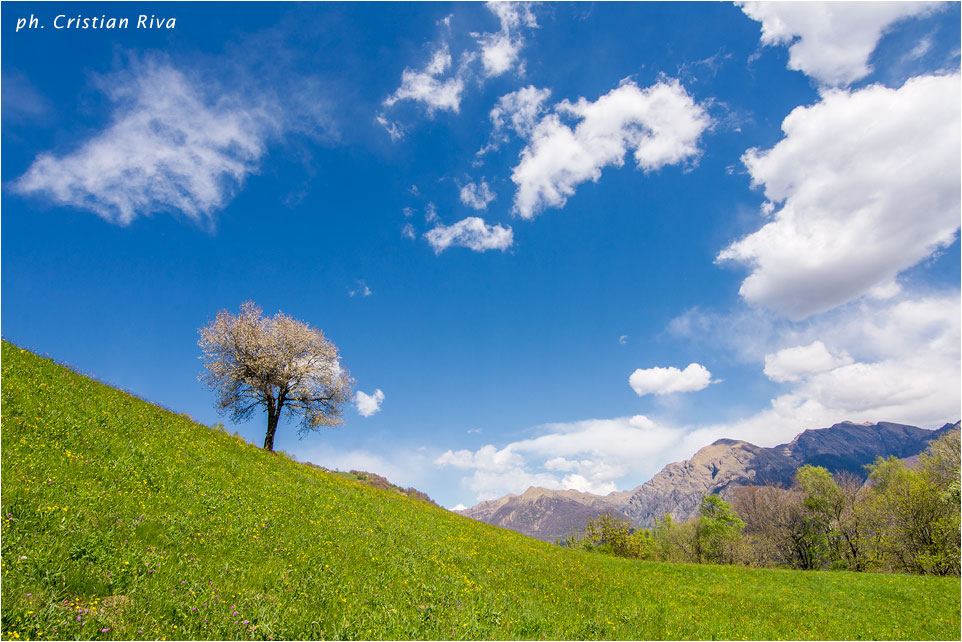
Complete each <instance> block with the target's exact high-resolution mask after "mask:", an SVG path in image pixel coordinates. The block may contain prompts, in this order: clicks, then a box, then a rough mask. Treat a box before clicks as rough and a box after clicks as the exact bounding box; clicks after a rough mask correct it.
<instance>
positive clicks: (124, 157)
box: [14, 60, 281, 225]
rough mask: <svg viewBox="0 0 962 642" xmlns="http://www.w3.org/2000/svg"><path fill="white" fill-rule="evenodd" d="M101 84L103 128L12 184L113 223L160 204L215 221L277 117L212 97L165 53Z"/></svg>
mask: <svg viewBox="0 0 962 642" xmlns="http://www.w3.org/2000/svg"><path fill="white" fill-rule="evenodd" d="M101 89H102V90H103V91H104V92H105V93H106V95H107V97H108V99H109V100H110V101H111V103H112V104H113V113H112V116H111V119H110V124H109V125H108V126H107V128H106V129H105V130H104V131H102V132H100V133H99V134H97V135H95V136H94V137H93V138H91V139H90V140H88V141H87V142H85V143H83V144H82V145H80V147H79V148H77V149H75V150H73V151H71V152H67V153H65V154H61V155H58V154H55V153H50V152H48V153H43V154H40V155H39V156H38V157H37V158H36V159H35V160H34V162H33V164H32V165H31V166H30V168H29V169H28V170H27V172H26V173H25V174H24V175H23V176H22V177H20V178H19V179H18V180H17V181H16V183H15V184H14V188H15V189H16V190H17V191H19V192H20V193H22V194H41V195H45V196H46V197H48V198H50V199H51V200H52V201H54V202H56V203H58V204H61V205H67V206H71V207H76V208H79V209H86V210H91V211H93V212H95V213H97V214H98V215H100V216H101V217H103V218H104V219H106V220H108V221H110V222H112V223H117V224H120V225H127V224H129V223H131V222H132V221H133V220H134V219H135V218H137V217H138V216H145V215H150V214H153V213H157V212H164V211H168V212H174V213H178V214H182V215H184V216H186V217H188V218H189V219H192V220H194V221H196V222H198V223H212V222H213V215H214V213H215V212H216V211H217V210H219V209H221V208H223V207H224V206H225V205H226V204H227V202H229V201H230V199H231V197H232V196H233V195H234V193H235V192H236V190H237V189H239V187H240V186H241V185H243V183H244V181H245V179H246V178H247V177H248V176H249V175H250V174H251V173H252V172H254V171H255V170H256V168H257V161H258V160H259V159H260V158H261V157H262V156H263V155H264V153H265V149H266V144H267V140H268V138H269V137H270V136H272V135H273V134H274V133H276V132H277V131H278V130H279V128H280V127H281V123H280V122H279V121H278V120H277V119H276V118H275V117H274V116H272V115H271V112H270V111H269V110H268V109H265V108H264V107H263V106H260V105H255V104H251V103H248V102H245V101H244V100H243V99H242V98H241V97H239V96H231V95H229V94H226V95H221V96H219V97H217V98H214V97H211V96H209V95H207V94H206V93H205V92H204V91H203V90H202V88H201V85H199V84H198V83H197V82H196V81H194V80H191V79H190V78H188V76H186V75H185V74H184V73H182V72H180V71H178V70H177V69H175V68H173V67H172V66H171V65H170V64H168V63H166V62H165V61H160V60H149V61H143V62H137V63H134V64H133V65H132V67H131V68H130V69H129V70H127V71H125V72H121V73H118V74H115V75H112V76H111V77H109V78H106V79H104V81H103V82H102V83H101Z"/></svg>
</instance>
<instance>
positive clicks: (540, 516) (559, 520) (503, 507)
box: [457, 487, 628, 542]
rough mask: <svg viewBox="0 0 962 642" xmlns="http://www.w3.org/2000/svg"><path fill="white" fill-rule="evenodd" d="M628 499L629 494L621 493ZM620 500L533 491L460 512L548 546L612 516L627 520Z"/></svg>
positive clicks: (568, 493)
mask: <svg viewBox="0 0 962 642" xmlns="http://www.w3.org/2000/svg"><path fill="white" fill-rule="evenodd" d="M622 495H625V496H626V498H627V493H622ZM616 503H617V499H616V498H614V497H611V496H608V497H601V496H599V495H592V494H590V493H581V492H578V491H576V490H548V489H546V488H535V487H531V488H529V489H528V490H526V491H525V492H524V493H523V494H521V495H514V494H511V495H507V496H505V497H502V498H500V499H494V500H491V501H487V502H481V503H480V504H478V505H477V506H472V507H471V508H466V509H464V510H460V511H457V512H459V513H461V514H462V515H466V516H467V517H471V518H472V519H476V520H478V521H482V522H485V523H488V524H493V525H495V526H500V527H502V528H507V529H510V530H513V531H517V532H519V533H524V534H525V535H528V536H529V537H535V538H537V539H543V540H545V541H548V542H553V541H555V540H560V539H564V538H565V537H567V536H569V535H574V534H577V533H580V532H581V531H582V530H583V529H584V525H585V524H587V523H588V520H589V519H595V518H596V517H598V516H599V515H602V514H604V513H610V514H612V515H614V516H617V517H619V518H621V519H628V517H627V516H626V515H625V514H623V513H622V512H621V511H620V510H618V508H616V507H615V506H616Z"/></svg>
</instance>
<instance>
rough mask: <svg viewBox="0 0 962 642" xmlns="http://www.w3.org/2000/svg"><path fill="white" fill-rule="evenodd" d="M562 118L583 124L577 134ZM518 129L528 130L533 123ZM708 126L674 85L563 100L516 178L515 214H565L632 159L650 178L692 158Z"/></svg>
mask: <svg viewBox="0 0 962 642" xmlns="http://www.w3.org/2000/svg"><path fill="white" fill-rule="evenodd" d="M515 113H520V112H515ZM562 116H564V117H570V118H573V119H578V120H580V122H579V123H578V124H577V126H575V127H574V128H573V129H572V128H571V127H569V126H568V125H566V124H564V122H562ZM519 123H520V124H521V125H522V127H521V129H524V127H526V125H527V120H526V119H522V120H519ZM710 124H711V120H710V118H709V116H708V114H707V112H706V111H705V110H704V108H703V107H702V106H700V105H698V104H697V103H695V101H694V99H693V98H692V97H691V96H690V95H689V94H688V93H687V92H686V91H685V89H684V88H683V87H682V86H681V84H680V83H678V81H676V80H662V81H659V82H658V83H656V84H654V85H652V86H650V87H647V88H645V89H640V88H639V87H638V86H637V85H636V84H635V83H634V82H632V81H630V80H625V81H622V83H621V85H620V86H618V87H617V88H616V89H613V90H611V91H610V92H608V93H607V94H605V95H604V96H601V97H600V98H598V100H596V101H594V102H589V101H588V100H586V99H584V98H581V99H579V100H578V101H577V102H575V103H571V102H569V101H567V100H565V101H563V102H561V103H560V104H558V105H557V106H556V107H555V110H554V112H553V113H550V114H548V115H547V116H545V117H544V118H542V119H541V120H540V121H539V122H538V123H537V124H536V125H535V126H534V127H533V128H532V129H531V131H530V134H529V135H528V142H527V146H526V147H525V148H524V149H523V150H522V152H521V161H520V162H519V163H518V165H517V166H516V167H515V168H514V170H513V172H512V175H511V180H512V181H514V183H515V184H516V185H517V192H516V194H515V200H514V211H515V213H517V214H519V215H520V216H521V217H523V218H526V219H531V218H533V217H534V216H535V215H536V214H537V213H538V212H540V211H542V210H544V209H545V208H547V207H563V206H564V204H565V203H566V201H567V199H568V197H569V196H571V195H572V194H574V192H575V187H577V186H578V185H579V184H581V183H583V182H585V181H589V180H590V181H597V180H598V179H599V178H600V177H601V170H602V168H604V167H608V166H614V167H621V166H622V165H624V162H625V155H626V154H627V152H628V151H633V152H634V158H635V162H636V163H637V165H638V167H639V168H640V169H642V170H644V171H645V172H651V171H655V170H657V169H660V168H661V167H663V166H665V165H672V164H679V163H681V162H683V161H685V160H687V159H691V158H694V157H695V156H697V154H698V151H699V150H698V146H697V143H698V139H699V137H700V136H701V134H702V132H704V131H705V129H707V128H708V126H709V125H710Z"/></svg>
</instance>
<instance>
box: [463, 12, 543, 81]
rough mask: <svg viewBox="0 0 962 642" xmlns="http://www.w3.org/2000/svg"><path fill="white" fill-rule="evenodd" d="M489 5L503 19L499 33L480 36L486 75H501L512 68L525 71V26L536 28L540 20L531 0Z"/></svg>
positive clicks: (482, 62) (500, 19)
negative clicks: (521, 53) (523, 51)
mask: <svg viewBox="0 0 962 642" xmlns="http://www.w3.org/2000/svg"><path fill="white" fill-rule="evenodd" d="M486 6H487V7H488V9H489V10H490V11H491V12H492V13H494V14H495V15H496V16H497V17H498V20H499V21H500V22H501V29H500V30H499V31H498V32H497V33H485V34H481V35H479V36H477V41H478V45H479V46H480V48H481V64H482V66H483V68H484V75H485V76H486V77H492V76H500V75H501V74H503V73H505V72H506V71H510V70H511V69H512V68H515V67H516V68H518V69H519V71H523V68H524V66H523V64H522V63H521V61H520V52H521V49H522V47H524V36H523V35H522V33H521V28H522V27H528V28H531V29H536V28H537V27H538V21H537V20H536V19H535V16H534V13H532V11H531V4H530V3H528V2H488V3H487V5H486Z"/></svg>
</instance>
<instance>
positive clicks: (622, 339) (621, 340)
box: [618, 334, 628, 345]
mask: <svg viewBox="0 0 962 642" xmlns="http://www.w3.org/2000/svg"><path fill="white" fill-rule="evenodd" d="M618 343H620V344H621V345H626V344H627V343H628V335H627V334H623V335H621V336H620V337H618Z"/></svg>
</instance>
